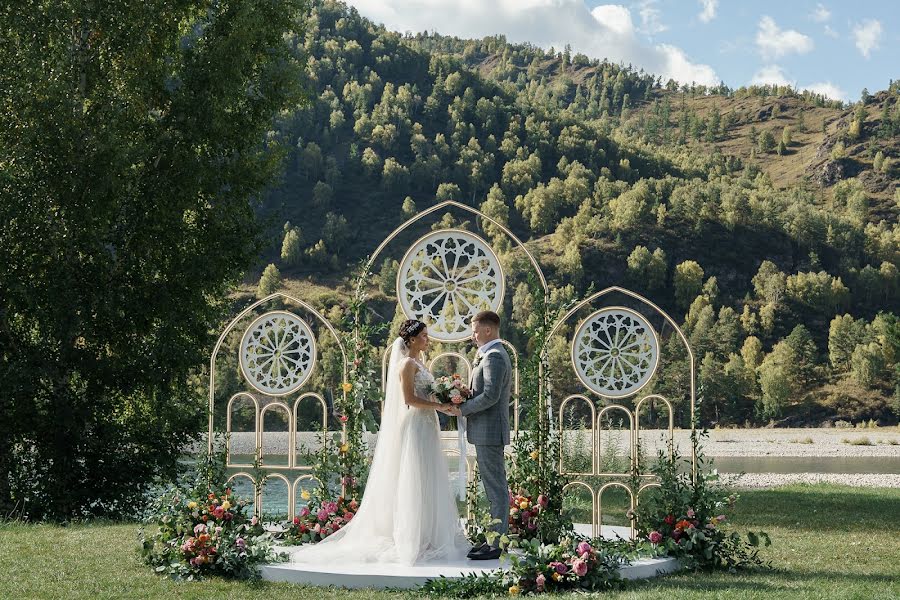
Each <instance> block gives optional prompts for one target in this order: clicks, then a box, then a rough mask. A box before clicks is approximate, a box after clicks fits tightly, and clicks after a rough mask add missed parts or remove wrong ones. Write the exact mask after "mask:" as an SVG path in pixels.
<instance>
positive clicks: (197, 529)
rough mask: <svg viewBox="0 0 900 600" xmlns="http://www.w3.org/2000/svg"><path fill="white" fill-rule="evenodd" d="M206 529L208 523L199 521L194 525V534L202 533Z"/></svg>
mask: <svg viewBox="0 0 900 600" xmlns="http://www.w3.org/2000/svg"><path fill="white" fill-rule="evenodd" d="M204 531H206V525H204V524H203V523H197V524H196V525H194V535H200V534H201V533H203V532H204Z"/></svg>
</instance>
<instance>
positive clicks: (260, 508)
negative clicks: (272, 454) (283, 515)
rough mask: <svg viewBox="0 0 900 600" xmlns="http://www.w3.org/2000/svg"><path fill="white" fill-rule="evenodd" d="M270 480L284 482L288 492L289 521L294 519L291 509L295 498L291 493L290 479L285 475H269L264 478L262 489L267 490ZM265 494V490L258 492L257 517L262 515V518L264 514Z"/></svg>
mask: <svg viewBox="0 0 900 600" xmlns="http://www.w3.org/2000/svg"><path fill="white" fill-rule="evenodd" d="M270 479H280V480H281V481H283V482H284V487H285V489H286V490H287V506H286V508H287V514H288V519H292V518H293V517H294V515H293V510H292V508H291V507H292V506H293V505H294V498H293V494H292V493H291V482H290V481H288V478H287V477H285V476H284V475H282V474H281V473H269V474H268V475H266V476H265V477H263V480H262V483H263V485H262V486H261V488H265V484H266V482H267V481H269V480H270ZM263 492H264V489H259V490H257V492H256V494H257V496H258V497H259V502H257V503H256V507H257V515H260V516H261V515H262V514H263V512H262V511H263Z"/></svg>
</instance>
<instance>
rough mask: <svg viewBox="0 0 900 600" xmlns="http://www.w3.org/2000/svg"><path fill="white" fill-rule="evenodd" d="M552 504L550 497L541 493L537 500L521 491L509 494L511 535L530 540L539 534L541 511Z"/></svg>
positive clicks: (515, 537)
mask: <svg viewBox="0 0 900 600" xmlns="http://www.w3.org/2000/svg"><path fill="white" fill-rule="evenodd" d="M549 505H550V501H549V499H548V498H547V497H546V496H545V495H543V494H541V495H539V496H538V498H537V502H535V501H534V500H533V499H532V497H531V496H528V495H526V494H525V493H523V492H521V491H520V493H518V494H513V493H510V494H509V536H510V537H511V538H513V539H520V540H530V539H533V538H535V537H537V535H538V524H539V517H540V516H541V513H542V512H543V511H545V510H546V509H547V507H548V506H549Z"/></svg>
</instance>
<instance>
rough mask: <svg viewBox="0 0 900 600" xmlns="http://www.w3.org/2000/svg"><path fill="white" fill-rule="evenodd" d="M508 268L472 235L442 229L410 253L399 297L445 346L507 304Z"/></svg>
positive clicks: (401, 275) (400, 279)
mask: <svg viewBox="0 0 900 600" xmlns="http://www.w3.org/2000/svg"><path fill="white" fill-rule="evenodd" d="M503 292H504V280H503V270H502V269H501V267H500V261H499V260H498V259H497V255H496V254H494V251H493V250H491V247H490V246H488V244H487V242H485V241H484V240H483V239H481V238H480V237H478V236H477V235H473V234H471V233H469V232H468V231H462V230H458V229H442V230H439V231H435V232H433V233H430V234H428V235H426V236H425V237H423V238H421V239H420V240H419V241H418V242H416V243H415V244H413V246H412V247H411V248H410V249H409V251H407V253H406V256H404V257H403V261H402V262H401V263H400V269H399V271H398V273H397V298H398V300H399V302H400V306H401V308H402V309H403V313H404V314H405V315H406V317H407V318H409V319H418V320H420V321H423V322H425V323H426V324H427V325H428V335H429V336H430V337H431V338H433V339H435V340H438V341H441V342H460V341H463V340H465V339H468V338H469V336H470V332H471V329H470V326H469V319H470V318H471V317H474V316H475V315H476V314H478V313H479V312H481V311H482V310H493V311H497V310H498V309H499V308H500V306H501V305H502V304H503Z"/></svg>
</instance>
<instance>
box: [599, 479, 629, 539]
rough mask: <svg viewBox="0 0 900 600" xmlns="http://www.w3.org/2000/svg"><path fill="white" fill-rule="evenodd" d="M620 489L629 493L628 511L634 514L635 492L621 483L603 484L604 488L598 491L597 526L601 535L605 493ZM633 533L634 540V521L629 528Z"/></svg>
mask: <svg viewBox="0 0 900 600" xmlns="http://www.w3.org/2000/svg"><path fill="white" fill-rule="evenodd" d="M614 487H619V488H622V489H623V490H625V491H626V492H628V500H629V502H628V509H629V510H630V511H631V512H632V513H633V512H634V507H635V499H634V492H633V491H631V488H630V487H628V486H627V485H625V484H624V483H622V482H621V481H610V482H609V483H605V484H603V486H602V487H601V488H600V489H599V490H598V491H597V526H598V528H599V529H600V533H602V531H603V492H605V491H606V490H608V489H610V488H614ZM629 529H630V531H631V538H632V539H634V534H635V532H634V521H633V520H632V521H631V525H630V526H629Z"/></svg>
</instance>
